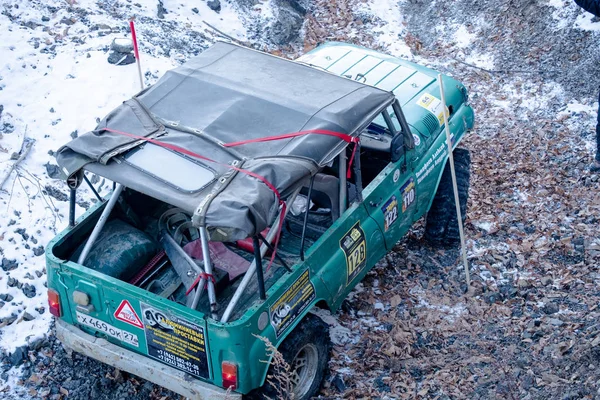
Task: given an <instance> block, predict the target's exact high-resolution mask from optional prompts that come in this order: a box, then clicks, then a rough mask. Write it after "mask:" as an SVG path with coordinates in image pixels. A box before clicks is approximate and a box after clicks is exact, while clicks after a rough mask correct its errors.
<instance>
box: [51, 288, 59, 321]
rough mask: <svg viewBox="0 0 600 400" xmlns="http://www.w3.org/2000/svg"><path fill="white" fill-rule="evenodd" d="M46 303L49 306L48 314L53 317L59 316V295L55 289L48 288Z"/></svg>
mask: <svg viewBox="0 0 600 400" xmlns="http://www.w3.org/2000/svg"><path fill="white" fill-rule="evenodd" d="M48 305H49V306H50V314H52V315H54V316H55V317H60V316H61V310H60V296H59V295H58V292H56V291H55V290H52V289H48Z"/></svg>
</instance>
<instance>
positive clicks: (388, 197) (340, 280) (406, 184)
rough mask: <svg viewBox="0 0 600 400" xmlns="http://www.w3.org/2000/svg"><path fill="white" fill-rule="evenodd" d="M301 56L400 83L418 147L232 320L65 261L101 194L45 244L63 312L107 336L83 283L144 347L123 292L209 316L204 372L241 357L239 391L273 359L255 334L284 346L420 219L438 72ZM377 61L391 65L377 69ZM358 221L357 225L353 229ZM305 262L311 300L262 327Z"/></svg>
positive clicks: (434, 159) (361, 59)
mask: <svg viewBox="0 0 600 400" xmlns="http://www.w3.org/2000/svg"><path fill="white" fill-rule="evenodd" d="M300 61H302V62H305V63H309V64H313V65H315V66H316V67H320V68H325V69H327V70H329V71H331V72H333V73H338V74H340V75H350V76H351V77H352V79H355V78H356V77H357V74H359V75H358V78H359V79H362V80H364V79H365V78H364V77H366V83H368V84H372V85H375V86H379V87H383V88H385V89H387V90H393V91H394V93H395V94H396V95H397V97H398V99H399V100H400V104H401V106H402V109H403V112H404V114H405V117H406V119H407V121H408V123H409V124H410V127H411V131H412V133H413V134H414V135H417V136H416V137H415V139H416V140H415V141H416V142H417V143H416V144H417V145H416V146H415V148H414V149H407V150H406V152H405V155H404V157H402V158H401V159H400V160H399V161H398V162H396V163H390V164H388V165H387V167H385V168H384V169H383V171H382V172H381V173H380V174H379V175H378V176H377V177H376V178H375V179H374V180H373V181H372V182H371V183H370V184H369V185H368V186H367V187H366V188H365V189H364V190H363V198H364V199H363V201H362V202H361V203H353V204H351V205H350V206H349V208H348V209H347V210H346V212H345V213H344V214H342V215H341V217H340V218H339V219H338V220H336V221H335V222H334V223H333V225H332V226H331V227H330V228H329V229H328V230H327V231H326V232H325V233H324V234H323V235H322V236H321V237H320V238H319V239H318V240H317V241H316V242H315V243H314V244H313V245H312V246H311V247H310V248H308V249H307V251H306V258H305V261H304V262H300V263H298V264H296V265H294V266H292V272H291V273H289V272H288V273H285V274H284V275H283V276H282V277H281V278H280V279H279V280H278V281H277V282H276V283H275V284H274V285H273V286H272V287H270V289H269V290H268V292H267V299H266V301H264V302H262V301H259V300H257V301H256V302H255V303H254V304H251V305H249V307H248V308H247V310H246V311H245V313H244V314H243V315H242V316H241V317H240V318H238V319H237V320H235V321H232V322H229V323H220V322H218V321H215V320H213V319H211V318H209V317H208V316H206V315H204V314H203V313H201V312H198V311H192V310H191V309H189V308H186V307H184V306H182V305H179V304H177V303H175V302H172V301H169V300H167V299H164V298H162V297H159V296H157V295H154V294H152V293H149V292H147V291H145V290H143V289H140V288H138V287H135V286H133V285H130V284H128V283H125V282H122V281H119V280H117V279H114V278H111V277H109V276H106V275H103V274H100V273H98V272H96V271H94V270H91V269H89V268H86V267H84V266H82V265H79V264H77V263H75V262H72V261H67V260H66V258H68V256H67V255H66V254H67V251H66V248H72V246H73V245H72V243H81V242H82V241H83V240H85V238H87V236H88V235H89V233H90V232H91V230H92V228H93V226H94V224H95V222H96V220H97V219H98V217H99V215H100V213H101V212H102V209H103V207H104V204H96V205H95V206H93V207H92V208H91V209H90V210H88V211H87V212H86V213H85V214H84V215H82V216H81V217H80V218H79V219H78V221H77V224H76V225H75V227H73V228H68V229H66V230H65V231H63V232H62V233H60V234H59V235H58V236H57V237H56V238H55V239H53V240H52V241H51V243H49V244H48V247H47V251H46V258H47V271H48V287H49V288H52V289H54V290H56V291H57V292H58V293H59V295H60V298H61V305H62V315H63V316H62V317H61V318H62V319H63V320H64V321H65V322H67V323H69V324H73V325H77V326H79V327H80V328H81V329H83V330H84V331H85V332H88V333H90V334H96V335H98V336H102V334H101V333H98V332H97V331H96V330H94V329H92V328H88V327H85V326H83V325H81V324H78V323H77V319H76V305H75V303H74V302H73V299H72V296H73V291H75V290H79V291H83V292H85V293H88V294H89V295H90V298H91V304H92V305H93V306H94V311H92V312H90V313H89V315H90V316H92V317H94V318H97V319H99V320H102V321H104V322H106V323H108V324H111V325H113V326H114V327H116V328H119V329H122V330H124V331H127V332H129V333H131V334H133V335H135V336H137V338H138V342H139V345H138V346H137V347H136V346H134V345H131V344H128V343H125V342H123V341H121V340H118V339H113V338H111V337H108V338H107V340H109V341H111V342H113V343H115V344H117V345H119V346H122V347H124V348H127V349H129V350H131V351H134V352H137V353H140V354H147V350H146V338H145V335H144V330H143V329H142V328H138V327H135V326H132V325H131V324H127V323H125V322H122V321H120V320H117V319H116V318H115V317H114V314H115V312H116V310H117V308H118V307H119V305H120V303H121V302H122V301H123V300H128V301H129V302H130V304H131V305H132V307H133V309H134V311H135V312H136V314H137V315H138V316H141V313H142V309H141V303H145V304H147V305H150V306H152V307H154V308H156V309H159V310H161V311H162V312H163V313H164V314H166V315H167V316H169V315H171V316H178V317H179V318H183V319H186V320H188V321H190V322H192V323H194V324H196V325H199V326H202V327H203V328H204V329H205V338H204V339H205V348H206V353H207V358H208V363H209V376H208V377H207V378H206V379H205V380H206V381H208V382H211V383H213V384H214V385H217V386H222V378H221V363H222V361H230V362H234V363H236V364H237V365H238V389H237V391H238V392H241V393H248V392H249V391H250V390H252V389H254V388H257V387H260V386H262V385H263V383H264V380H265V377H266V373H267V367H268V364H267V363H265V362H264V361H268V357H267V355H266V351H265V345H264V343H263V342H262V341H261V340H258V339H257V338H256V337H255V335H260V336H264V337H266V338H268V339H269V340H270V341H271V342H272V343H273V344H275V345H276V346H278V345H279V344H280V343H281V342H282V341H283V340H284V339H285V337H286V336H287V335H288V334H289V333H290V332H291V331H292V330H293V329H294V328H295V327H296V326H297V325H298V324H299V323H301V320H302V317H303V316H304V315H305V314H306V313H308V312H309V310H310V309H311V308H313V307H314V306H315V305H317V303H318V305H319V306H326V307H327V308H329V309H330V310H331V311H335V310H336V309H337V308H338V307H339V306H340V305H341V303H342V301H343V300H344V299H345V298H346V296H347V295H348V293H349V292H350V291H351V290H352V289H353V288H354V286H355V285H356V284H357V283H358V282H360V281H361V279H362V278H363V277H364V275H365V274H366V273H367V272H368V271H369V270H370V269H371V268H372V267H373V266H374V265H375V264H376V263H377V262H378V261H379V260H380V259H381V258H382V257H383V256H384V255H385V254H386V252H388V251H389V250H391V249H392V247H393V246H394V244H395V243H396V242H397V241H398V240H399V239H400V238H402V236H404V235H405V234H406V232H407V231H408V230H409V228H410V227H411V225H412V224H413V222H414V221H416V220H417V219H419V218H420V217H422V216H423V215H424V214H425V213H426V212H427V210H428V209H429V207H430V205H431V202H432V200H433V197H434V194H435V192H436V189H437V186H438V183H439V180H440V178H441V174H442V171H443V168H444V165H445V163H446V160H447V156H448V152H447V148H446V137H445V134H443V132H444V131H443V129H442V126H441V125H440V124H439V123H438V121H437V118H436V117H435V115H434V114H433V113H432V112H430V111H428V110H426V109H425V108H424V107H422V106H420V105H418V104H417V101H418V100H419V98H420V97H421V96H422V95H423V94H424V93H428V94H431V95H433V96H435V97H437V98H438V99H439V97H440V93H439V87H438V84H437V81H436V77H437V72H435V71H433V70H430V69H428V68H424V67H421V66H418V65H416V64H412V63H409V62H406V61H402V60H399V59H396V58H393V57H390V56H386V55H383V54H380V53H376V52H373V51H370V50H367V49H363V48H360V47H356V46H351V45H346V44H337V43H333V44H325V45H323V46H320V47H318V48H317V49H315V50H313V51H312V52H310V53H308V54H307V55H305V56H303V57H302V58H301V59H300ZM378 66H379V68H382V66H383V67H385V68H384V69H381V70H379V69H377V67H378ZM386 71H387V74H386V73H385V72H386ZM394 74H395V75H394ZM443 79H444V88H445V90H446V99H447V104H448V105H451V106H452V110H451V119H450V124H449V126H450V130H451V132H452V135H453V143H454V145H455V146H456V144H458V142H459V141H460V140H461V139H462V137H463V135H464V134H465V132H466V131H467V130H469V129H470V128H472V127H473V123H474V114H473V110H472V108H471V107H470V106H469V105H468V103H467V99H466V90H465V89H464V87H463V86H462V85H461V84H460V83H459V82H457V81H455V80H453V79H451V78H449V77H444V78H443ZM432 118H433V119H432ZM376 122H377V120H376ZM433 123H435V125H434V124H433ZM363 162H364V161H363ZM394 199H395V201H394ZM394 208H395V211H394ZM386 218H387V223H386ZM357 224H359V225H357ZM357 226H358V227H359V228H360V229H356V227H357ZM349 237H353V238H354V239H352V240H351V239H348V238H349ZM342 242H344V243H342ZM344 245H349V246H350V249H349V250H348V255H347V254H346V253H345V252H344V251H343V248H342V247H344ZM363 245H364V246H363ZM307 270H308V271H309V278H310V282H311V283H312V286H313V287H314V296H311V298H312V300H310V301H309V302H307V304H306V307H304V308H303V309H302V311H301V312H299V313H298V315H297V316H296V318H295V319H294V320H292V321H291V323H290V324H289V325H288V326H287V327H286V328H285V329H283V330H281V331H280V332H279V336H278V335H277V334H276V331H275V328H274V326H273V325H272V324H271V323H267V324H266V327H264V329H259V317H260V316H261V314H264V313H265V312H266V313H269V308H270V306H271V305H273V304H274V303H275V302H276V301H277V300H278V299H279V298H280V297H281V296H282V295H283V294H284V293H285V292H286V291H288V290H291V287H292V286H293V285H292V284H293V283H294V282H296V280H297V279H299V277H300V276H301V275H302V274H304V273H306V271H307ZM263 317H264V315H263ZM269 320H270V318H269ZM198 379H199V378H198Z"/></svg>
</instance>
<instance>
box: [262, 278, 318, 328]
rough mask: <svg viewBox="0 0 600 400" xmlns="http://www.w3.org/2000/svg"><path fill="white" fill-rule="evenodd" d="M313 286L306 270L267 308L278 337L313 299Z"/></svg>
mask: <svg viewBox="0 0 600 400" xmlns="http://www.w3.org/2000/svg"><path fill="white" fill-rule="evenodd" d="M315 297H316V295H315V287H314V285H313V283H312V282H311V281H310V276H309V273H308V270H306V271H304V272H303V273H302V275H300V276H299V277H298V279H296V281H295V282H294V283H293V284H292V286H290V288H289V289H288V290H286V291H285V293H284V294H282V295H281V297H280V298H278V299H277V301H276V302H275V303H273V305H271V307H270V308H269V316H270V320H271V325H272V326H273V329H275V335H276V336H277V337H279V336H280V335H281V334H282V333H283V332H285V330H286V329H287V328H288V327H289V326H290V325H291V324H292V322H294V320H295V319H296V318H298V316H300V314H302V311H304V310H305V309H306V307H308V306H309V305H310V303H312V301H313V300H314V299H315Z"/></svg>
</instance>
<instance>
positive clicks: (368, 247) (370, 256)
mask: <svg viewBox="0 0 600 400" xmlns="http://www.w3.org/2000/svg"><path fill="white" fill-rule="evenodd" d="M385 253H386V249H385V246H384V240H383V235H382V233H381V230H380V229H379V226H378V224H377V223H375V221H374V220H373V219H372V218H371V217H370V216H369V214H368V213H367V211H366V209H365V204H364V202H356V201H355V202H353V203H352V204H350V206H349V207H348V209H347V210H346V211H345V212H344V213H343V214H342V215H341V216H340V218H338V219H337V220H336V221H335V222H334V223H333V225H332V226H331V227H330V228H329V229H328V230H327V231H326V232H325V233H324V234H323V235H322V236H321V237H320V238H319V240H317V241H316V242H315V243H314V244H313V245H312V246H311V247H310V249H309V250H308V251H307V254H306V263H307V264H308V265H309V266H310V271H311V274H314V276H317V277H318V278H319V279H321V280H322V282H323V284H324V285H325V287H327V289H328V290H329V292H330V294H331V299H329V301H328V303H329V304H330V306H331V307H332V308H333V309H335V308H337V307H339V305H340V304H341V302H342V301H343V300H344V298H345V297H346V295H347V294H348V293H349V292H350V291H351V290H352V289H353V288H354V286H355V285H356V284H357V283H358V282H360V280H361V279H362V278H363V277H364V276H365V274H366V273H367V272H368V271H369V270H370V269H371V267H372V266H373V265H375V263H376V262H377V261H379V260H380V259H381V257H383V255H384V254H385Z"/></svg>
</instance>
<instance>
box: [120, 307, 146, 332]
mask: <svg viewBox="0 0 600 400" xmlns="http://www.w3.org/2000/svg"><path fill="white" fill-rule="evenodd" d="M115 318H116V319H118V320H119V321H123V322H126V323H128V324H129V325H133V326H137V327H138V328H142V329H144V324H142V321H141V320H140V318H139V317H138V316H137V314H136V313H135V311H133V307H131V304H130V303H129V301H127V300H123V301H122V302H121V305H120V306H119V308H117V311H115Z"/></svg>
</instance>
